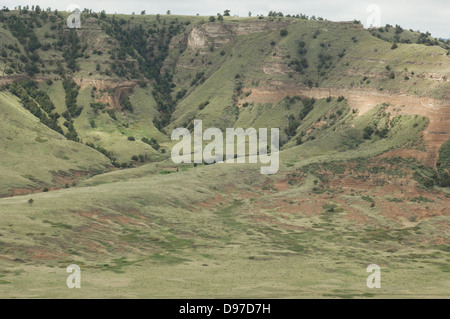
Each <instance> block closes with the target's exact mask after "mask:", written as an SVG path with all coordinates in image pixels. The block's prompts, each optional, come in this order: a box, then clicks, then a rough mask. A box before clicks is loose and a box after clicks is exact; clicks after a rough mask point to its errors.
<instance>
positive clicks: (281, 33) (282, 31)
mask: <svg viewBox="0 0 450 319" xmlns="http://www.w3.org/2000/svg"><path fill="white" fill-rule="evenodd" d="M280 35H281V36H282V37H285V36H287V35H288V31H287V30H286V29H281V30H280Z"/></svg>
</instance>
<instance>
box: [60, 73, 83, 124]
mask: <svg viewBox="0 0 450 319" xmlns="http://www.w3.org/2000/svg"><path fill="white" fill-rule="evenodd" d="M62 84H63V87H64V90H65V91H66V107H67V111H68V114H63V116H64V117H65V118H66V119H67V120H69V119H70V118H75V117H78V116H79V115H80V114H81V111H83V107H82V106H77V96H78V90H79V89H80V88H79V86H78V85H77V84H76V83H75V82H74V81H73V80H69V79H64V80H63V83H62ZM68 117H69V118H68Z"/></svg>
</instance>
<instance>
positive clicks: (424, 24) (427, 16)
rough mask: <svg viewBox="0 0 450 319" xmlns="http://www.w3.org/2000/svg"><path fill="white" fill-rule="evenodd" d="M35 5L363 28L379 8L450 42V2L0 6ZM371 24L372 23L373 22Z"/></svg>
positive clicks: (253, 0)
mask: <svg viewBox="0 0 450 319" xmlns="http://www.w3.org/2000/svg"><path fill="white" fill-rule="evenodd" d="M26 4H28V5H30V6H31V5H32V4H34V5H36V4H38V5H39V6H41V8H47V7H51V8H52V9H58V10H65V9H66V8H67V7H68V6H69V5H70V4H77V5H79V6H80V7H81V8H82V9H83V8H89V9H93V10H94V11H101V10H106V12H107V13H115V12H117V13H132V12H136V14H139V13H140V12H141V11H142V10H146V13H147V14H156V13H160V14H165V13H166V11H167V10H170V11H171V12H172V14H180V15H195V14H197V13H198V14H200V15H205V16H210V15H215V14H217V13H218V12H221V13H223V10H225V9H229V10H231V14H232V15H239V16H248V12H249V11H250V12H252V14H253V16H255V15H257V14H264V15H265V16H266V15H267V13H268V12H269V11H277V12H280V11H281V12H283V14H288V13H289V14H297V13H304V14H306V15H308V16H312V15H315V16H316V17H317V16H321V17H323V18H325V19H328V20H332V21H344V20H346V21H349V20H353V19H357V20H360V21H361V22H362V23H363V24H364V25H366V24H367V20H368V18H369V17H370V16H371V15H372V14H373V13H374V11H370V12H368V7H369V6H370V5H371V4H376V5H377V6H378V7H379V8H380V15H379V17H380V19H379V20H380V22H381V25H385V24H387V23H389V24H392V25H395V24H399V25H401V26H402V27H403V28H406V29H413V30H420V31H422V32H425V31H429V32H431V34H432V35H433V36H435V37H441V38H450V2H449V0H426V1H424V0H409V1H407V0H375V1H360V0H359V1H358V0H277V1H267V0H240V1H239V0H231V1H225V0H218V1H217V0H216V1H212V0H188V1H186V0H165V1H145V0H127V1H124V0H110V1H107V0H101V1H94V0H69V1H65V0H62V1H61V0H60V1H55V0H53V1H51V0H34V1H31V2H30V1H20V0H19V1H14V0H2V1H1V2H0V6H1V7H2V6H7V7H9V8H10V9H13V8H14V7H15V6H17V5H26ZM371 21H372V20H371Z"/></svg>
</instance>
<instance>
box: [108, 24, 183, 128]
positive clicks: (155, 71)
mask: <svg viewBox="0 0 450 319" xmlns="http://www.w3.org/2000/svg"><path fill="white" fill-rule="evenodd" d="M108 21H109V22H110V25H106V24H105V30H106V33H107V34H108V35H110V36H112V37H114V38H115V39H117V40H118V42H119V44H120V47H121V49H120V51H121V52H122V56H124V55H123V53H124V52H126V54H127V55H129V56H130V57H131V58H133V59H135V60H137V63H138V65H137V67H138V68H139V69H136V72H135V75H136V76H139V75H140V76H143V77H145V78H147V79H149V80H151V81H152V82H153V86H154V88H155V89H154V90H153V92H152V94H153V97H154V98H155V101H156V103H157V108H158V111H159V113H160V116H159V117H158V118H155V119H154V123H155V125H156V127H157V128H158V129H161V128H163V127H164V126H166V125H167V124H168V123H170V120H171V113H172V112H173V110H174V108H175V103H176V101H174V100H173V98H172V95H171V93H172V89H173V88H174V87H175V85H174V84H173V75H172V74H170V73H169V72H168V70H167V69H166V70H165V71H164V72H163V70H162V68H163V64H164V61H165V59H166V58H167V56H168V54H169V43H170V41H171V39H172V38H173V37H174V36H175V35H177V34H179V33H180V32H181V31H182V30H184V24H183V23H179V22H178V20H177V19H175V21H172V22H171V23H170V24H168V25H167V24H165V21H163V23H162V24H159V25H157V24H154V25H153V26H149V27H148V28H144V26H143V25H142V24H139V25H136V26H132V27H130V26H126V27H124V25H123V24H121V22H120V21H119V20H117V19H115V17H114V16H113V17H112V18H111V19H109V20H108Z"/></svg>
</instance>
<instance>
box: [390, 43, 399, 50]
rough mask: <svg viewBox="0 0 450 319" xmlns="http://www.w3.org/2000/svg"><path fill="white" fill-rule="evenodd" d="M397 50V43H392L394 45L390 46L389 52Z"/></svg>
mask: <svg viewBox="0 0 450 319" xmlns="http://www.w3.org/2000/svg"><path fill="white" fill-rule="evenodd" d="M397 48H398V45H397V43H395V42H394V44H392V46H391V50H394V49H397Z"/></svg>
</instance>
